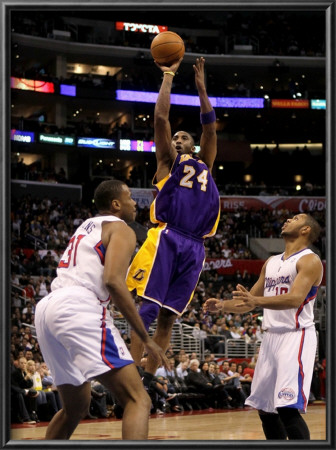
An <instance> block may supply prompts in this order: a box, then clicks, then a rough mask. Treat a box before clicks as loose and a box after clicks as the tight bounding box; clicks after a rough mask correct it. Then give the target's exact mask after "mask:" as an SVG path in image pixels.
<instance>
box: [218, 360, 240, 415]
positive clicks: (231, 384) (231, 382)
mask: <svg viewBox="0 0 336 450" xmlns="http://www.w3.org/2000/svg"><path fill="white" fill-rule="evenodd" d="M222 368H223V370H222V373H223V383H224V386H225V387H226V390H227V392H228V393H229V395H230V396H231V397H232V398H233V400H234V402H235V406H237V407H238V408H241V407H243V405H244V401H245V396H244V394H243V392H242V386H241V383H240V381H239V377H240V375H239V374H238V373H237V372H236V371H235V372H232V371H230V363H229V361H224V362H223V365H222ZM234 368H235V369H236V367H234ZM230 373H231V374H230Z"/></svg>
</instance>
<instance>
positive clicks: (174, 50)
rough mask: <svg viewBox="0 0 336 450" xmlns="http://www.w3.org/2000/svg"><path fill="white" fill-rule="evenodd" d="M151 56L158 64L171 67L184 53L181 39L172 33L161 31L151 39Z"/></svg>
mask: <svg viewBox="0 0 336 450" xmlns="http://www.w3.org/2000/svg"><path fill="white" fill-rule="evenodd" d="M150 50H151V54H152V57H153V59H154V60H155V61H156V62H158V63H159V64H161V65H162V64H163V65H171V64H172V63H173V62H175V61H177V60H179V59H180V58H181V57H182V56H183V55H184V52H185V47H184V42H183V39H182V38H181V37H180V36H179V35H178V34H176V33H174V32H173V31H163V32H162V33H159V34H158V35H157V36H155V38H154V39H153V41H152V43H151V47H150Z"/></svg>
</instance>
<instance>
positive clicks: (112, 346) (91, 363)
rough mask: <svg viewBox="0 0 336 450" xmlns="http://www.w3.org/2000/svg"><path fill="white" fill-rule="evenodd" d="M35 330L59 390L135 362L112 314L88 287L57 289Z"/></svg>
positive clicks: (39, 309)
mask: <svg viewBox="0 0 336 450" xmlns="http://www.w3.org/2000/svg"><path fill="white" fill-rule="evenodd" d="M35 327H36V335H37V340H38V343H39V345H40V348H41V351H42V355H43V358H44V360H45V362H46V363H47V365H48V367H49V369H50V371H51V374H52V376H53V378H54V382H55V384H56V386H59V385H61V384H72V385H75V386H79V385H81V384H83V383H84V382H85V381H89V380H91V379H93V378H95V377H96V376H98V375H101V374H102V373H105V372H107V371H109V370H111V369H116V368H120V367H123V366H126V365H128V364H132V363H133V362H134V361H133V359H132V356H131V354H130V353H129V351H128V349H127V347H126V344H125V341H124V340H123V338H122V337H121V335H120V333H119V331H118V329H117V328H116V327H115V325H114V324H113V320H112V317H111V315H110V312H109V310H108V309H106V307H105V306H103V305H102V304H101V303H100V301H99V300H98V299H97V298H96V296H95V295H94V294H93V293H92V292H91V291H89V290H88V289H86V288H84V287H79V286H76V287H67V288H62V289H57V290H55V291H53V292H51V293H50V294H49V295H47V296H46V297H44V298H43V299H42V300H40V301H39V302H38V304H37V306H36V311H35Z"/></svg>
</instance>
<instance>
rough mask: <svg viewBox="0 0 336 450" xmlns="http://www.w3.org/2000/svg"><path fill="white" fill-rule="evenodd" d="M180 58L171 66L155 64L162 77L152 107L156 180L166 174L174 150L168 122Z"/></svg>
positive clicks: (172, 159)
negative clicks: (174, 80)
mask: <svg viewBox="0 0 336 450" xmlns="http://www.w3.org/2000/svg"><path fill="white" fill-rule="evenodd" d="M181 61H182V58H181V59H179V60H178V61H177V62H175V63H173V64H172V65H171V66H165V65H160V64H158V63H157V62H155V64H156V65H157V67H159V69H160V70H161V71H162V72H163V79H162V84H161V88H160V91H159V95H158V98H157V101H156V104H155V108H154V141H155V147H156V151H155V154H156V162H157V172H156V178H157V181H160V180H161V179H162V178H164V177H165V176H166V175H168V173H169V170H170V167H171V165H172V162H173V161H174V159H175V157H176V152H175V150H174V149H173V148H172V146H171V140H172V134H171V126H170V122H169V111H170V94H171V89H172V84H173V79H174V76H175V74H176V71H177V69H178V67H179V65H180V63H181Z"/></svg>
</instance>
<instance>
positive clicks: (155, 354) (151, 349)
mask: <svg viewBox="0 0 336 450" xmlns="http://www.w3.org/2000/svg"><path fill="white" fill-rule="evenodd" d="M145 350H146V352H147V353H148V354H149V355H151V357H152V358H153V359H154V360H155V361H156V363H157V364H158V365H159V366H161V365H163V366H164V367H165V368H166V369H169V367H170V364H169V361H168V358H167V356H166V355H165V352H164V351H163V350H162V348H161V347H160V346H159V345H157V344H156V343H155V342H154V341H153V339H149V340H148V341H147V342H146V344H145Z"/></svg>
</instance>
